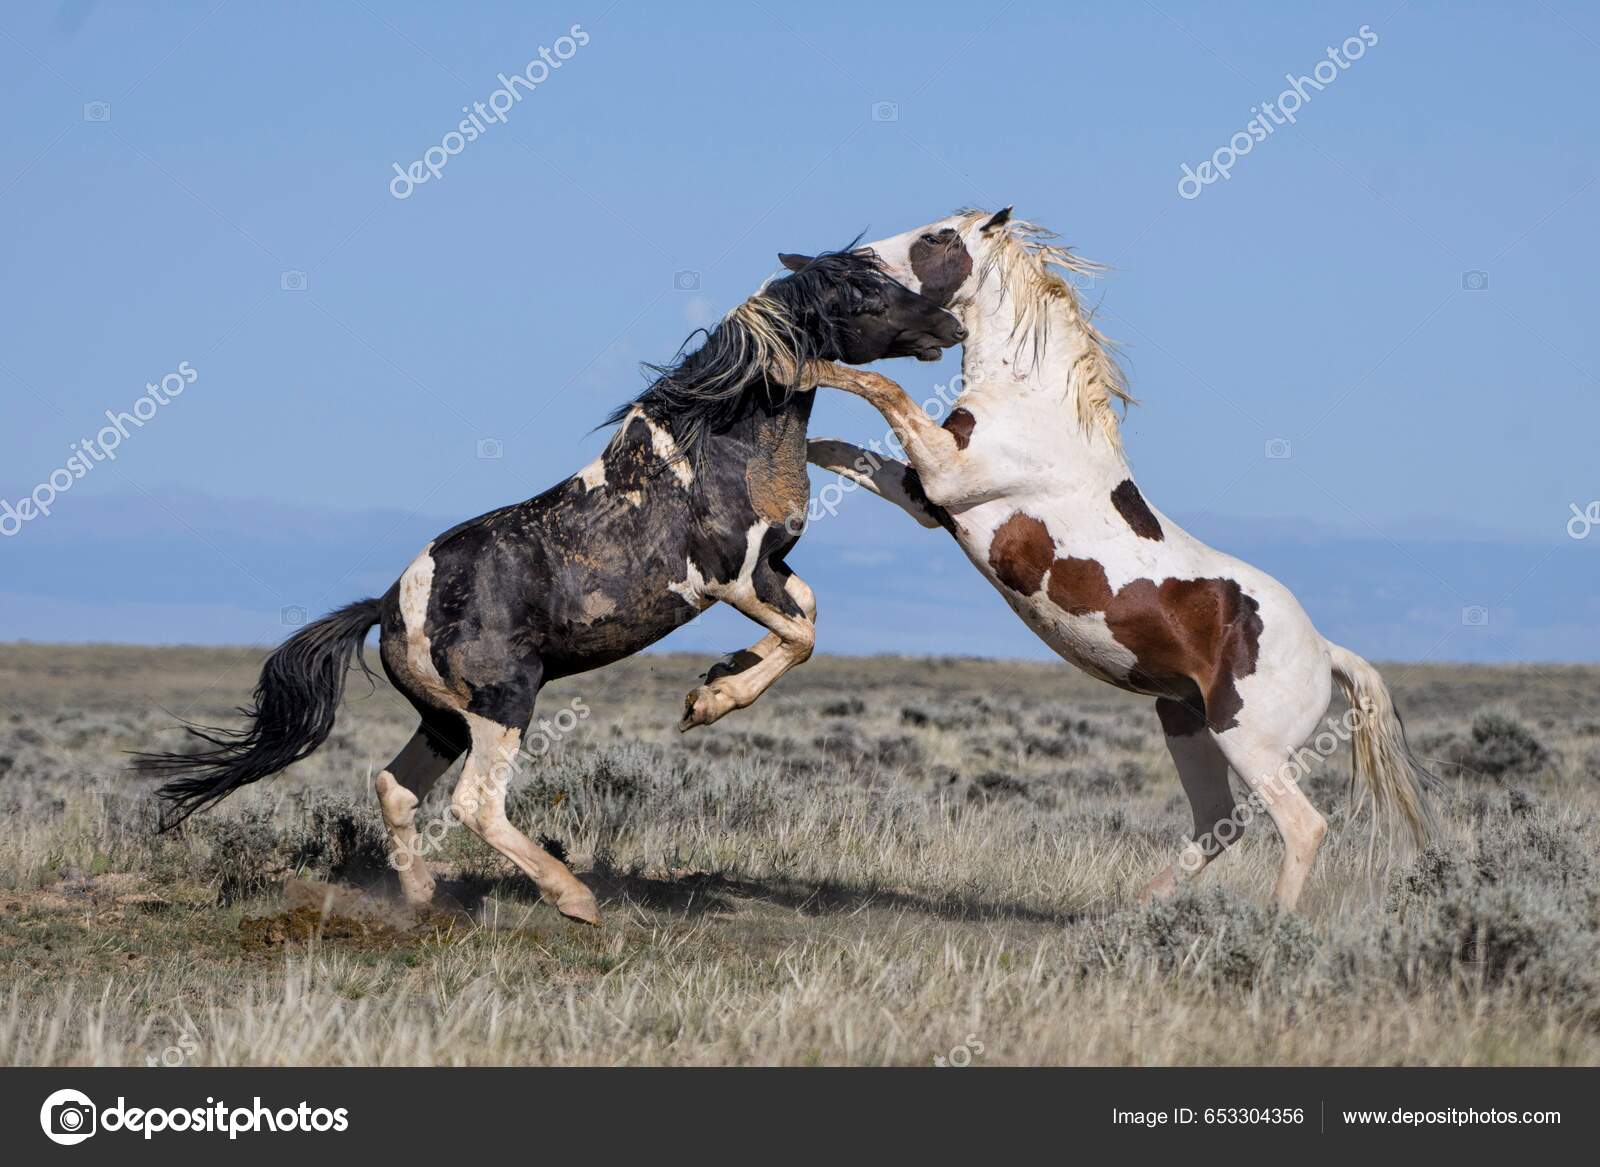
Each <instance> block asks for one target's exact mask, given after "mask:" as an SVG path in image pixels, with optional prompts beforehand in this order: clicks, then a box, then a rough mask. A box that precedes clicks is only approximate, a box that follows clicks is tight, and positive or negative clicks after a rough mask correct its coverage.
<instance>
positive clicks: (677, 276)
mask: <svg viewBox="0 0 1600 1167" xmlns="http://www.w3.org/2000/svg"><path fill="white" fill-rule="evenodd" d="M672 286H673V287H674V288H676V289H677V290H678V291H680V292H698V291H699V290H700V273H699V272H697V271H675V272H673V273H672Z"/></svg>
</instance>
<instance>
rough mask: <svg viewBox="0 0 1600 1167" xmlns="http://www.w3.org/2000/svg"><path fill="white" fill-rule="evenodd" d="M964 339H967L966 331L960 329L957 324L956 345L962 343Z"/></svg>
mask: <svg viewBox="0 0 1600 1167" xmlns="http://www.w3.org/2000/svg"><path fill="white" fill-rule="evenodd" d="M966 339H967V330H966V329H965V328H963V327H961V325H959V324H958V325H956V343H957V344H960V343H961V342H962V341H964V340H966Z"/></svg>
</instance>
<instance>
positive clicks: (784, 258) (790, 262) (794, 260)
mask: <svg viewBox="0 0 1600 1167" xmlns="http://www.w3.org/2000/svg"><path fill="white" fill-rule="evenodd" d="M815 258H816V257H815V256H812V255H795V254H793V253H791V252H787V251H780V252H778V262H779V263H781V264H783V266H784V267H786V268H788V269H789V270H790V271H799V270H800V269H801V268H803V267H805V266H806V265H807V264H808V263H810V262H811V261H812V260H813V259H815Z"/></svg>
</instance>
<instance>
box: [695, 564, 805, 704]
mask: <svg viewBox="0 0 1600 1167" xmlns="http://www.w3.org/2000/svg"><path fill="white" fill-rule="evenodd" d="M717 598H718V599H720V600H721V601H722V602H723V603H725V604H727V605H729V606H730V607H732V608H735V609H737V610H738V611H740V612H742V613H744V614H745V615H746V616H748V617H750V619H752V620H754V621H755V622H756V623H757V624H760V625H761V626H762V627H764V628H766V629H768V632H767V635H766V636H764V637H762V638H761V640H760V641H758V642H757V643H756V644H753V645H751V646H750V647H749V648H747V649H745V650H744V651H743V652H737V653H735V654H734V655H733V659H732V660H731V661H730V662H729V663H728V664H726V665H719V666H716V667H714V668H713V669H712V670H711V671H710V672H708V673H707V674H706V683H705V684H704V685H701V686H700V687H699V688H698V689H695V690H693V691H692V692H690V693H689V695H688V696H687V697H685V698H684V701H683V720H682V721H680V722H679V723H678V728H679V729H680V730H690V729H694V728H695V727H696V726H701V725H710V724H711V723H712V722H714V721H717V720H719V719H720V718H722V717H724V716H726V715H727V714H729V713H732V712H733V711H734V710H735V709H743V708H744V707H745V706H747V705H750V704H753V703H754V702H755V700H756V698H758V697H760V696H761V694H763V693H765V692H766V691H767V690H768V689H769V688H771V687H772V684H773V682H774V681H776V680H777V679H778V678H779V677H781V676H783V674H784V673H786V672H788V671H789V670H790V669H792V668H794V666H795V665H798V664H802V663H804V662H805V661H806V660H808V659H810V657H811V652H812V649H813V648H814V647H815V646H816V642H817V636H816V618H817V599H816V595H815V594H814V593H813V592H812V590H811V588H810V587H809V586H807V584H806V582H805V581H804V580H803V579H801V578H800V577H799V576H797V575H795V574H794V573H793V572H790V571H788V570H787V569H781V570H780V569H778V568H774V567H772V566H771V565H769V564H765V563H763V564H762V565H761V566H760V567H758V568H757V569H756V571H755V573H754V574H753V576H752V578H751V585H750V586H749V587H747V588H730V589H728V590H727V591H725V592H723V593H722V594H721V595H719V596H718V597H717Z"/></svg>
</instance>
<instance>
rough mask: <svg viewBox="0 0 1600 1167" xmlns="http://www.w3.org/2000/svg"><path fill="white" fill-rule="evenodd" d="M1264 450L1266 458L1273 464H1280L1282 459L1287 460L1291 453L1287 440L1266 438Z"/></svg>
mask: <svg viewBox="0 0 1600 1167" xmlns="http://www.w3.org/2000/svg"><path fill="white" fill-rule="evenodd" d="M1266 450H1267V457H1268V458H1271V459H1272V460H1273V461H1274V462H1282V461H1283V460H1284V459H1286V458H1288V457H1289V456H1290V453H1291V447H1290V445H1289V439H1288V438H1268V439H1267V447H1266Z"/></svg>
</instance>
